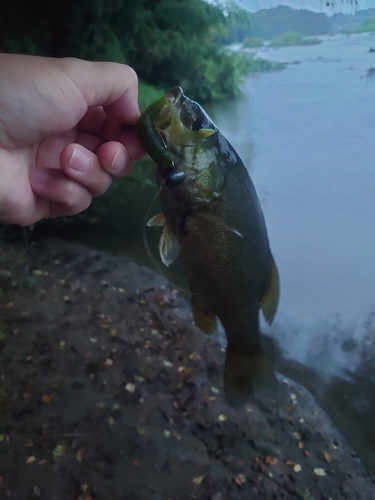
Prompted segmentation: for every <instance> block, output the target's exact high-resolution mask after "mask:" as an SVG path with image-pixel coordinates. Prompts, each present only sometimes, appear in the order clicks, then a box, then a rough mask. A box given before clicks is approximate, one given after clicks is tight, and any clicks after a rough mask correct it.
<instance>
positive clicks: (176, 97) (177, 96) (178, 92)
mask: <svg viewBox="0 0 375 500" xmlns="http://www.w3.org/2000/svg"><path fill="white" fill-rule="evenodd" d="M165 97H168V99H169V100H170V101H171V102H172V103H173V105H174V106H175V107H176V109H177V110H180V109H181V103H182V101H183V97H185V94H184V91H183V90H182V88H181V87H179V86H176V87H172V88H171V90H170V91H169V92H168V93H167V94H166V95H165Z"/></svg>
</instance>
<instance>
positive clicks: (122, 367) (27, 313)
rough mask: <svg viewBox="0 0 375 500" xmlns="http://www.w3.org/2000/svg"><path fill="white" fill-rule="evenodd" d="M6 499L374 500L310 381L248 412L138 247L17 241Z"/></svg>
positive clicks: (9, 320) (3, 471) (3, 427)
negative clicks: (122, 250)
mask: <svg viewBox="0 0 375 500" xmlns="http://www.w3.org/2000/svg"><path fill="white" fill-rule="evenodd" d="M0 285H1V288H2V290H3V292H2V293H1V294H0V305H1V316H0V415H1V419H0V476H1V479H0V498H4V499H6V498H11V499H17V500H18V499H19V500H24V499H25V500H29V499H32V500H34V499H35V500H37V499H43V500H55V499H56V500H65V499H69V500H71V499H74V500H107V499H111V500H120V499H121V500H123V499H126V500H149V499H150V500H151V499H152V500H159V499H160V500H167V499H171V500H185V499H200V500H201V499H202V500H206V499H207V500H226V499H231V498H235V499H257V498H262V499H264V498H266V499H294V498H297V499H303V500H311V499H315V500H318V499H319V500H320V499H330V498H331V499H332V500H341V499H357V498H358V499H374V498H375V487H374V485H373V483H372V482H371V480H370V479H369V477H368V475H367V473H366V471H365V469H364V467H363V466H362V464H361V462H360V461H359V460H358V458H357V457H356V456H355V454H354V452H353V451H352V450H351V449H350V448H349V446H348V445H347V443H346V442H345V441H344V439H343V438H342V437H341V436H340V435H339V433H338V432H337V431H336V430H335V429H334V427H333V425H332V423H331V422H330V420H329V418H328V417H327V415H326V414H325V413H324V412H323V411H322V410H321V409H320V408H319V407H318V405H317V404H316V402H315V400H314V399H313V398H312V396H311V395H310V393H309V392H308V391H307V390H305V389H303V388H302V387H301V386H299V385H298V384H296V383H294V382H293V381H291V380H290V379H286V378H284V377H280V394H279V396H278V400H277V401H268V400H264V399H259V398H254V399H253V400H251V401H250V402H249V403H248V404H247V405H246V406H245V407H244V408H242V409H240V410H232V409H230V408H228V406H227V405H226V404H225V401H224V398H223V383H222V372H223V363H224V353H223V350H222V349H221V347H220V345H219V343H218V341H217V340H216V339H215V338H207V337H204V336H203V335H202V334H201V333H200V332H199V331H197V329H196V328H195V327H194V325H193V323H192V317H191V314H190V310H189V305H188V301H187V297H185V296H184V294H182V293H180V292H178V291H177V290H174V289H173V288H172V287H170V286H169V285H168V284H167V283H166V282H165V281H164V280H163V278H161V277H160V276H158V275H157V274H155V273H153V272H152V271H150V270H149V269H147V268H144V267H139V266H137V265H136V264H135V263H134V262H132V261H131V260H129V259H127V258H123V257H116V256H110V255H108V254H105V253H100V252H97V251H93V250H91V249H88V248H86V247H83V246H79V245H73V244H67V243H63V242H60V241H52V240H51V241H45V242H40V243H38V244H36V245H32V246H31V247H30V248H28V249H27V251H25V250H24V249H22V248H20V247H18V248H10V247H7V248H6V249H4V248H3V249H2V252H1V272H0Z"/></svg>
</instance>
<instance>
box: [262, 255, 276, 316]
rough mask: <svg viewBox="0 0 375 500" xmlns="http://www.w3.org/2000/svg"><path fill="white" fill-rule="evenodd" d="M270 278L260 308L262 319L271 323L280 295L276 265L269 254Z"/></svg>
mask: <svg viewBox="0 0 375 500" xmlns="http://www.w3.org/2000/svg"><path fill="white" fill-rule="evenodd" d="M271 259H272V262H271V273H270V274H271V279H270V284H269V286H268V288H267V291H266V293H265V294H264V295H263V298H262V300H261V302H260V306H261V308H262V312H263V316H264V319H265V320H266V321H267V323H269V324H271V323H272V321H273V319H274V317H275V314H276V310H277V306H278V304H279V297H280V282H279V273H278V271H277V267H276V264H275V261H274V259H273V257H272V255H271Z"/></svg>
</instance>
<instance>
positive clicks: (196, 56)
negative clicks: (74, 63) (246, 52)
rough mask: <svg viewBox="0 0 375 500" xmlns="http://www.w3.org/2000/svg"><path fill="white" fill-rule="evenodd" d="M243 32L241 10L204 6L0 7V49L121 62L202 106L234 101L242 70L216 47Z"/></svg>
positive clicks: (74, 0) (144, 1)
mask: <svg viewBox="0 0 375 500" xmlns="http://www.w3.org/2000/svg"><path fill="white" fill-rule="evenodd" d="M249 26H250V16H249V14H248V13H246V12H245V11H241V10H240V9H239V8H238V7H236V8H233V10H231V11H230V13H228V15H227V16H225V15H224V13H223V11H222V10H221V9H220V8H219V7H218V6H217V5H214V4H211V3H207V2H205V1H204V0H159V1H158V2H155V1H154V0H134V1H132V2H127V1H126V0H107V1H104V0H55V1H54V2H49V1H47V0H28V1H26V0H14V1H12V2H9V3H7V5H6V6H5V4H4V5H3V6H0V32H1V33H2V34H3V35H2V37H1V38H0V50H2V51H3V52H19V53H28V54H38V55H50V56H54V57H64V56H73V57H79V58H83V59H89V60H111V61H117V62H122V63H124V62H125V63H127V64H130V65H131V66H132V67H133V68H134V69H135V70H136V71H137V73H138V75H139V76H140V78H141V79H142V80H144V81H145V82H147V83H148V84H151V85H154V86H157V87H159V88H163V89H166V88H168V87H170V86H172V85H175V84H179V85H181V86H183V87H184V89H186V91H187V92H189V95H191V97H193V98H194V99H197V100H199V101H200V102H203V103H204V102H213V101H218V100H222V99H228V98H231V97H233V96H235V95H237V94H238V91H239V86H240V82H241V78H242V77H243V76H244V73H243V71H246V70H247V69H246V65H243V64H240V63H239V61H238V57H236V56H233V55H232V54H231V53H228V52H227V51H225V50H224V49H223V48H222V47H221V46H220V44H219V43H218V40H220V39H221V40H222V41H223V40H224V39H225V38H226V37H228V34H229V32H230V31H232V32H234V31H235V30H236V29H237V27H238V29H240V28H239V27H241V29H244V28H245V27H246V28H249ZM238 36H239V35H238ZM149 90H150V89H149V88H148V89H147V88H146V87H143V89H142V90H141V93H142V92H143V91H145V92H146V93H147V92H149Z"/></svg>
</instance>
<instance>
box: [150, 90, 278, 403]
mask: <svg viewBox="0 0 375 500" xmlns="http://www.w3.org/2000/svg"><path fill="white" fill-rule="evenodd" d="M166 97H167V99H168V100H169V102H170V103H171V104H172V105H170V104H169V103H167V108H168V110H164V111H165V114H167V115H168V114H170V115H171V117H172V118H173V119H172V120H171V122H170V123H169V124H168V125H167V126H165V124H166V120H165V116H162V117H161V118H162V119H161V120H160V122H158V119H157V118H155V119H154V120H153V123H154V125H155V128H156V130H157V131H158V133H160V134H161V135H162V137H163V140H164V142H165V145H166V147H167V148H168V150H169V151H172V152H173V154H174V156H175V159H176V160H175V161H176V165H177V167H178V168H179V169H180V170H181V171H183V172H184V174H185V179H184V181H183V182H182V183H181V184H179V185H177V186H172V187H170V186H168V185H167V183H166V182H165V179H166V176H167V175H168V172H170V168H169V170H168V168H167V169H166V168H163V167H159V172H158V182H159V185H160V200H161V204H162V208H163V214H164V216H158V217H157V218H154V220H151V221H150V223H149V225H161V224H162V223H163V224H164V227H163V233H162V238H161V242H160V252H161V257H162V260H163V262H164V263H165V264H166V265H169V264H170V263H171V262H172V261H173V260H174V259H175V258H176V256H177V255H178V254H179V253H180V256H181V259H182V261H183V263H184V266H185V269H186V272H187V275H188V278H189V280H190V285H191V292H192V306H193V314H194V319H195V322H196V324H197V325H198V327H200V329H201V330H202V331H203V332H204V333H206V334H211V333H213V332H214V331H215V326H216V317H218V318H219V319H220V320H221V322H222V324H223V327H224V329H225V332H226V336H227V340H228V345H227V356H226V366H225V374H224V381H225V393H226V397H227V401H228V403H229V404H230V405H232V406H238V405H240V404H243V403H244V402H245V401H246V400H247V398H248V396H249V395H250V394H251V393H252V391H253V390H255V391H257V392H263V393H264V392H266V393H269V391H270V390H274V389H275V388H276V387H277V381H276V377H275V375H274V373H273V371H272V368H271V366H270V364H269V362H268V361H267V359H266V357H265V356H264V353H263V348H262V343H261V337H260V332H259V309H260V308H262V309H263V313H264V316H265V318H266V320H267V321H268V322H271V321H272V320H273V317H274V315H275V312H276V308H277V303H278V298H279V281H278V273H277V269H276V266H275V263H274V259H273V257H272V254H271V251H270V247H269V241H268V236H267V230H266V225H265V221H264V216H263V213H262V209H261V206H260V203H259V199H258V196H257V194H256V191H255V188H254V185H253V183H252V181H251V178H250V176H249V174H248V171H247V170H246V168H245V166H244V165H243V163H242V161H241V159H240V158H239V156H238V154H237V153H236V151H235V150H234V149H233V147H232V146H231V145H230V144H229V142H228V141H227V140H226V138H225V137H224V136H223V135H222V134H221V133H220V131H219V130H218V129H217V128H216V127H215V125H214V124H213V123H212V121H211V120H210V119H209V117H208V116H207V115H206V114H205V112H204V111H203V109H202V108H201V107H200V106H199V104H197V103H195V102H194V101H191V100H190V99H188V98H187V97H186V96H185V95H184V94H183V92H182V90H181V89H180V88H179V87H175V88H173V89H171V91H170V92H169V93H168V94H167V96H166ZM146 112H147V110H146ZM173 122H174V123H177V122H179V123H178V127H179V132H178V131H176V127H175V125H173ZM158 123H162V125H164V127H163V126H162V127H160V126H158ZM194 134H196V136H194ZM171 168H172V167H171ZM156 219H157V220H156ZM164 220H165V222H163V221H164Z"/></svg>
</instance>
